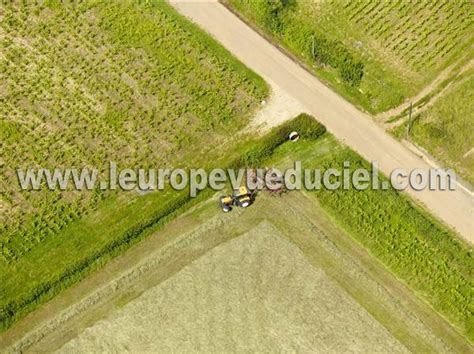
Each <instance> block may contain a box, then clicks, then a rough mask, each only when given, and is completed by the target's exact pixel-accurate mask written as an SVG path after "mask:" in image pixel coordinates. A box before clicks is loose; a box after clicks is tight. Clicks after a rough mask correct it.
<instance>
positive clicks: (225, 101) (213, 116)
mask: <svg viewBox="0 0 474 354" xmlns="http://www.w3.org/2000/svg"><path fill="white" fill-rule="evenodd" d="M1 16H2V21H1V25H0V26H1V27H0V30H1V34H2V35H1V55H0V73H1V77H2V80H0V97H1V100H2V104H1V105H0V111H1V114H0V118H1V120H0V136H1V139H0V151H1V153H0V155H1V160H0V165H1V170H2V174H1V179H0V189H1V195H0V284H1V286H0V318H1V320H0V322H1V324H2V328H4V327H5V326H8V325H9V324H10V323H11V321H13V319H17V318H18V317H19V316H22V315H24V314H25V313H26V312H28V311H31V309H32V308H34V307H35V306H37V305H38V303H40V302H43V301H45V300H47V299H48V298H50V297H52V296H54V294H56V293H57V292H58V291H59V290H60V289H62V288H64V287H66V286H67V285H69V284H71V283H73V282H75V281H77V280H78V279H79V278H81V277H82V276H83V275H84V274H85V273H87V272H88V271H90V270H91V269H94V268H95V267H97V266H98V265H100V264H99V263H100V262H104V261H105V259H106V258H107V257H109V256H110V255H111V250H114V251H115V254H116V253H117V252H119V251H118V250H117V246H119V245H121V244H122V243H129V242H131V240H133V239H135V237H136V236H137V234H138V233H139V232H141V231H143V229H144V228H145V227H147V226H150V225H152V224H154V223H156V222H157V221H160V220H162V219H163V218H164V217H166V216H167V215H168V214H170V213H171V212H173V211H175V210H176V209H178V208H179V207H181V206H182V205H183V204H184V202H185V199H186V198H184V197H183V195H182V194H178V193H158V194H150V195H145V196H143V197H140V196H139V195H138V193H137V192H136V191H131V192H122V191H117V192H111V191H109V192H102V191H100V190H95V191H92V192H84V191H80V192H79V191H73V190H66V191H64V192H60V191H58V190H57V191H54V192H51V191H48V190H46V189H43V190H41V191H33V192H32V191H20V188H19V185H18V182H17V179H16V175H15V169H17V168H25V167H44V168H56V167H59V168H60V167H78V168H80V167H89V168H93V167H95V168H99V169H101V170H105V168H106V167H107V164H108V162H109V161H115V162H117V163H118V165H119V166H121V168H124V167H132V168H136V167H143V168H147V167H155V168H159V167H178V166H184V167H187V166H190V165H191V163H192V164H193V165H194V166H197V165H202V166H208V165H209V161H218V160H219V159H220V158H222V153H223V151H225V150H226V149H227V148H229V149H230V148H231V147H232V136H233V135H235V132H237V131H238V130H239V129H240V128H242V127H244V126H245V125H246V124H247V123H248V122H249V120H250V117H251V115H252V114H253V112H254V110H255V109H256V107H257V106H258V105H259V103H260V101H261V100H262V99H263V98H264V97H265V96H266V94H267V90H268V89H267V86H266V84H265V83H264V82H263V80H261V79H260V78H259V77H258V76H256V75H255V74H254V73H252V72H251V71H249V70H248V69H247V68H245V67H244V66H243V65H241V64H240V63H239V62H238V61H237V60H236V59H235V58H234V57H232V56H231V55H230V54H229V53H228V52H227V51H225V50H224V49H223V48H222V47H220V46H219V45H218V44H217V43H216V42H214V41H213V40H212V39H210V38H209V37H208V36H207V35H205V34H204V33H203V32H201V31H200V30H198V29H197V28H196V27H195V26H194V25H192V24H190V23H189V22H188V21H186V20H185V19H183V18H181V17H180V16H178V15H177V14H176V13H175V11H174V10H172V9H171V8H170V7H169V5H167V4H166V3H163V2H156V3H153V4H151V5H150V4H139V3H125V2H124V3H120V2H117V3H114V4H109V3H108V2H87V3H82V4H79V5H72V4H70V5H60V4H59V3H56V2H48V3H45V4H37V5H33V4H31V5H28V3H10V4H4V5H2V6H1ZM210 141H212V142H213V143H212V144H209V142H210ZM216 145H219V146H220V147H221V148H220V150H219V151H217V150H216V149H215V146H216ZM104 179H107V176H106V174H105V172H104ZM186 200H187V199H186ZM99 260H101V261H100V262H99Z"/></svg>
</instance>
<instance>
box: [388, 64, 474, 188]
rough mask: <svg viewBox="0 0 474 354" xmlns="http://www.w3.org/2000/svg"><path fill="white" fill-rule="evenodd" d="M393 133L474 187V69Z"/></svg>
mask: <svg viewBox="0 0 474 354" xmlns="http://www.w3.org/2000/svg"><path fill="white" fill-rule="evenodd" d="M408 124H409V123H408V120H407V121H405V123H404V124H402V125H400V126H399V127H397V128H396V129H395V130H394V133H395V134H396V135H397V136H399V137H403V138H407V139H410V140H411V141H413V142H415V143H416V144H417V145H420V146H422V147H423V148H425V149H426V150H427V151H428V152H429V153H430V154H431V155H433V156H434V157H435V158H436V159H437V160H438V161H440V162H441V163H442V164H443V165H444V166H449V167H451V168H454V169H455V170H456V172H458V173H459V174H460V176H462V177H463V178H464V179H465V180H466V181H468V182H469V183H470V184H471V185H474V151H473V148H474V136H473V134H472V131H473V129H474V70H473V69H470V70H468V71H466V72H465V73H463V74H462V75H459V76H458V78H457V79H456V80H454V81H452V82H451V83H450V86H449V87H447V88H446V91H445V93H444V94H443V95H442V96H441V97H438V98H436V99H435V101H434V102H432V104H431V105H430V106H429V107H428V108H427V109H425V110H423V111H422V112H420V113H418V114H416V113H415V114H414V116H413V117H412V123H411V124H410V131H409V133H408Z"/></svg>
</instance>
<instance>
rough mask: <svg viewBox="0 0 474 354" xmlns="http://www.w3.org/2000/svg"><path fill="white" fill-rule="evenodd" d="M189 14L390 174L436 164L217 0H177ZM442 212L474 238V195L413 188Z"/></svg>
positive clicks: (417, 195) (438, 213)
mask: <svg viewBox="0 0 474 354" xmlns="http://www.w3.org/2000/svg"><path fill="white" fill-rule="evenodd" d="M172 5H173V6H174V7H175V8H176V9H177V10H178V11H179V12H180V13H182V14H183V15H185V16H187V17H188V18H190V19H191V20H192V21H193V22H195V23H197V24H198V25H199V26H200V27H202V28H203V29H204V30H206V31H207V32H209V33H210V34H211V35H212V36H214V37H215V38H216V39H217V40H218V41H219V42H221V43H222V44H223V45H224V47H226V48H227V49H228V50H229V51H231V52H232V53H233V54H234V55H235V56H236V57H237V58H238V59H239V60H241V61H242V62H243V63H244V64H246V65H247V66H248V67H249V68H251V69H252V70H254V71H255V72H257V73H258V74H260V75H261V76H262V77H263V78H264V79H266V80H268V81H269V82H271V83H273V84H274V85H277V86H278V87H279V88H281V89H283V90H284V91H286V92H288V93H290V94H291V95H292V96H293V97H294V98H295V99H296V100H298V101H299V102H300V103H301V104H302V105H303V106H304V107H306V108H307V110H308V112H309V113H311V114H312V115H314V116H315V117H317V119H318V120H319V121H321V122H322V123H323V124H325V125H326V127H327V128H328V130H329V131H330V132H331V133H333V134H334V135H335V136H336V137H338V138H339V139H340V140H342V141H343V142H344V143H346V144H347V145H349V146H350V147H351V148H353V149H354V150H356V151H357V152H359V153H360V154H361V155H362V156H363V157H364V158H366V159H367V160H369V161H374V160H375V161H377V162H378V164H379V167H380V169H381V171H382V172H384V173H385V174H386V175H389V174H390V173H391V171H393V170H394V169H396V168H403V169H404V170H406V171H408V172H409V171H412V170H414V169H417V168H418V169H423V170H427V169H429V168H430V165H429V164H428V163H427V162H426V161H424V160H423V159H422V158H421V157H419V156H416V155H415V154H414V153H412V152H411V151H410V150H408V149H407V148H406V147H405V146H403V145H402V144H401V143H400V142H398V141H397V140H395V139H394V138H393V137H391V136H390V135H388V134H387V133H386V132H385V131H384V130H383V129H382V128H381V127H380V126H378V125H377V124H376V123H375V122H374V121H373V119H372V118H371V117H370V116H368V115H367V114H365V113H363V112H361V111H359V110H358V109H357V108H356V107H354V106H353V105H352V104H350V103H349V102H347V101H346V100H345V99H343V98H342V97H340V96H339V95H338V94H336V93H334V92H333V91H331V90H330V89H329V88H328V87H326V86H325V85H324V84H323V83H321V82H320V81H319V80H318V79H317V78H316V77H314V76H313V75H311V74H310V73H308V72H307V71H305V70H304V69H303V68H302V67H300V66H299V65H298V64H296V63H295V62H293V61H292V60H291V59H290V58H288V57H287V56H286V55H284V54H283V53H282V52H281V51H279V50H278V49H277V48H276V47H275V46H273V45H272V44H271V43H269V42H268V41H266V40H265V39H264V38H263V37H261V36H260V35H259V34H258V33H256V32H255V31H254V30H252V29H251V28H249V27H248V26H247V25H246V24H245V23H244V22H242V21H241V20H240V19H239V18H238V17H237V16H235V15H234V14H232V13H231V12H230V11H229V10H227V9H226V8H225V7H224V6H223V5H221V4H219V3H217V2H211V1H206V2H172ZM407 192H408V193H409V194H410V195H411V196H412V197H414V198H415V199H417V200H418V201H420V202H421V203H422V204H424V205H425V206H426V207H427V208H428V209H430V210H431V211H432V212H433V213H434V214H435V215H436V216H437V217H439V218H440V219H441V220H443V221H444V222H446V223H447V224H449V225H451V226H452V227H453V228H454V229H456V230H457V231H458V232H459V233H460V234H461V235H462V236H463V237H464V238H465V239H466V240H468V241H469V242H470V243H471V244H472V243H474V197H473V195H472V194H471V193H470V192H469V191H467V190H465V189H464V188H463V187H461V186H458V188H456V190H455V191H429V190H423V191H415V190H413V189H410V190H408V191H407Z"/></svg>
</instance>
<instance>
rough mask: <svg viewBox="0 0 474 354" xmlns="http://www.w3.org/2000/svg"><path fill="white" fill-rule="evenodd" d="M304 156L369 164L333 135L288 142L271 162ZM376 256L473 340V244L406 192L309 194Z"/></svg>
mask: <svg viewBox="0 0 474 354" xmlns="http://www.w3.org/2000/svg"><path fill="white" fill-rule="evenodd" d="M295 160H300V161H302V163H303V168H304V167H309V168H315V167H319V168H322V169H323V170H324V169H326V168H331V167H338V168H340V169H341V168H342V166H343V163H344V161H350V163H351V165H350V168H351V170H354V169H356V168H358V167H365V168H367V169H370V166H369V164H368V163H367V162H366V161H364V160H363V159H362V158H361V157H360V156H359V155H357V154H356V153H354V152H353V151H352V150H350V149H348V148H346V147H343V146H342V145H341V144H340V143H338V142H337V141H336V140H335V139H334V138H333V137H332V136H329V135H326V136H325V137H324V138H322V139H320V140H318V141H317V142H315V143H314V142H301V143H299V144H298V147H296V148H295V147H294V146H293V145H292V144H285V145H283V146H281V147H280V148H278V149H277V150H276V152H275V154H274V156H273V157H272V159H271V161H272V162H274V163H276V164H277V165H279V166H282V167H290V166H292V163H293V161H295ZM308 194H309V195H310V196H311V197H312V198H314V199H315V202H316V200H317V202H318V203H320V204H321V206H322V207H323V208H324V209H325V210H327V212H328V213H329V214H330V215H331V216H332V218H333V220H334V222H335V223H336V224H338V225H340V226H341V227H342V228H343V229H345V230H346V231H347V232H348V233H349V234H350V235H352V236H353V237H354V238H355V239H356V240H357V241H358V242H360V243H361V244H363V245H364V246H365V247H366V248H367V249H368V250H369V251H370V253H371V254H372V255H374V256H375V257H376V258H378V259H379V260H380V261H381V262H382V263H384V264H385V266H386V267H387V268H388V269H390V270H391V271H392V272H393V273H394V274H395V275H396V276H397V277H398V278H399V279H400V280H402V281H403V282H404V283H406V284H407V285H408V286H410V288H412V289H413V290H414V291H415V292H416V293H417V294H418V295H419V296H420V297H422V298H423V299H424V300H425V301H426V302H428V303H429V304H430V305H431V306H432V307H433V308H434V309H436V310H437V311H438V312H440V313H441V314H443V315H444V316H445V317H446V318H447V319H449V321H450V322H452V323H453V324H455V325H456V326H457V327H458V328H459V330H460V331H461V332H463V333H464V334H466V335H467V336H468V337H469V338H470V339H471V340H472V339H473V338H474V327H472V316H473V311H472V307H471V304H472V300H473V297H474V292H473V289H472V287H471V286H470V285H471V281H472V269H473V266H474V262H473V259H472V248H471V247H469V246H468V245H467V244H465V243H464V242H462V241H460V240H459V239H457V238H456V236H455V235H454V234H453V233H452V232H451V231H449V230H448V229H447V228H446V227H445V226H443V225H441V224H440V223H439V222H437V221H436V220H435V219H434V218H433V217H431V216H430V215H429V214H428V213H427V212H426V211H424V210H423V209H422V208H421V207H419V206H418V205H416V204H415V203H413V202H412V201H411V200H409V199H408V198H407V197H406V196H405V195H403V194H400V193H398V192H395V191H393V190H387V191H382V190H372V189H367V190H364V191H358V190H355V189H353V188H351V189H350V190H336V191H329V190H327V189H324V188H323V189H321V190H318V191H313V192H309V193H308Z"/></svg>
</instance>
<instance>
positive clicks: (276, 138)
mask: <svg viewBox="0 0 474 354" xmlns="http://www.w3.org/2000/svg"><path fill="white" fill-rule="evenodd" d="M293 131H295V132H297V133H298V134H299V135H300V139H303V140H316V139H318V138H319V137H320V136H321V135H323V134H324V133H325V132H326V127H325V126H324V125H322V124H321V123H319V122H318V121H317V120H316V119H314V118H313V117H311V116H309V115H307V114H305V113H302V114H300V115H298V116H297V117H296V118H294V119H292V120H290V121H287V122H285V123H283V124H282V125H280V126H278V127H275V128H273V129H272V130H271V131H270V132H269V133H268V134H266V135H265V136H264V137H262V138H261V139H260V140H259V141H258V142H257V143H256V144H255V145H254V146H253V147H252V148H250V149H249V150H248V151H246V152H245V153H243V154H242V156H241V157H240V158H239V159H238V160H237V161H236V162H235V163H234V165H235V166H236V167H241V166H253V167H256V166H257V165H258V164H259V163H261V162H262V160H263V159H265V158H268V157H270V156H271V155H272V154H273V151H274V150H275V149H276V148H277V147H278V146H280V145H281V144H283V143H284V142H286V141H288V137H289V135H290V133H291V132H293Z"/></svg>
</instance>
